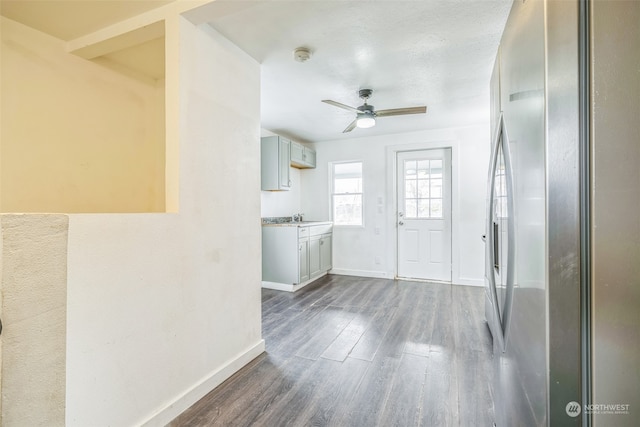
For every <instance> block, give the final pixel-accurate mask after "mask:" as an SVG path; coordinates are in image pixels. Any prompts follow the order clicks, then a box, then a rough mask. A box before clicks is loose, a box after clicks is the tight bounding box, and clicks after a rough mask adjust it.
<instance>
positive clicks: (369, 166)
mask: <svg viewBox="0 0 640 427" xmlns="http://www.w3.org/2000/svg"><path fill="white" fill-rule="evenodd" d="M313 146H314V148H315V150H316V152H317V167H316V169H314V170H313V171H309V173H307V174H304V175H302V187H303V189H304V191H303V192H302V194H301V208H302V210H303V211H304V212H306V213H307V216H308V217H313V218H314V219H319V220H330V219H331V218H330V203H329V163H330V162H334V161H347V160H362V161H363V178H364V182H363V187H364V208H365V210H364V223H365V225H364V227H361V228H353V227H351V228H347V227H334V240H333V245H334V246H333V271H334V272H335V273H341V274H354V275H363V276H372V277H390V278H392V277H394V275H395V269H396V263H395V239H396V232H395V227H396V225H395V200H394V189H393V185H392V183H393V161H394V156H395V151H396V150H415V149H423V148H439V147H446V146H451V147H452V155H453V163H454V164H453V176H452V181H453V192H454V195H453V202H452V203H453V206H452V208H453V209H452V240H453V241H452V264H453V275H452V278H453V282H454V283H457V284H468V285H482V284H483V276H484V244H483V242H482V240H481V236H482V235H483V234H484V218H485V197H486V189H485V183H486V178H487V170H488V165H489V148H490V141H489V125H488V124H487V125H483V126H473V127H460V128H450V129H441V130H429V131H422V132H415V133H407V134H396V135H386V136H379V137H371V138H353V139H348V140H337V141H323V142H319V143H316V144H314V145H313ZM379 203H380V204H379ZM379 206H382V209H381V211H382V212H380V209H378V207H379ZM376 228H379V234H376ZM376 258H379V259H380V263H379V264H376V262H375V261H376Z"/></svg>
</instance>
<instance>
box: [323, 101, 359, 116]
mask: <svg viewBox="0 0 640 427" xmlns="http://www.w3.org/2000/svg"><path fill="white" fill-rule="evenodd" d="M322 102H324V103H326V104H331V105H333V106H334V107H338V108H342V109H345V110H347V111H351V112H352V113H359V112H360V111H358V109H357V108H354V107H349V106H348V105H344V104H341V103H339V102H336V101H332V100H330V99H323V100H322Z"/></svg>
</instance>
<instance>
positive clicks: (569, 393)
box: [485, 0, 640, 427]
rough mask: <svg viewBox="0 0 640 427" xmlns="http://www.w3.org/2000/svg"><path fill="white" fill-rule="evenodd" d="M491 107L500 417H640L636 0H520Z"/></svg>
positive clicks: (509, 426) (631, 420)
mask: <svg viewBox="0 0 640 427" xmlns="http://www.w3.org/2000/svg"><path fill="white" fill-rule="evenodd" d="M491 122H492V150H491V153H492V154H491V162H490V171H489V179H488V185H487V226H486V234H485V239H486V240H485V241H486V257H485V258H486V268H485V271H486V274H485V280H486V301H485V315H486V319H487V322H488V324H489V327H490V330H491V333H492V336H493V343H494V372H493V378H494V379H493V384H492V390H493V397H494V409H495V416H496V425H497V426H498V427H513V426H548V425H550V426H573V425H583V426H588V425H594V426H598V427H599V426H636V425H640V332H639V331H640V2H638V1H611V0H596V1H586V0H581V1H579V0H555V1H551V0H515V1H514V3H513V6H512V10H511V13H510V15H509V18H508V21H507V24H506V27H505V31H504V34H503V37H502V40H501V43H500V48H499V51H498V55H497V58H496V62H495V67H494V71H493V77H492V81H491Z"/></svg>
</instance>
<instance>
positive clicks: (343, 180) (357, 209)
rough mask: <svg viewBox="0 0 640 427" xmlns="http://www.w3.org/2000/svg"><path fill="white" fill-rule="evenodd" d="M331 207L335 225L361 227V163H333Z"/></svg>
mask: <svg viewBox="0 0 640 427" xmlns="http://www.w3.org/2000/svg"><path fill="white" fill-rule="evenodd" d="M331 168H332V170H331V172H332V174H331V175H332V189H331V199H332V200H331V205H332V209H333V223H334V224H335V225H362V162H348V163H333V164H332V165H331Z"/></svg>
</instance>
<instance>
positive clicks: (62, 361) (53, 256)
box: [0, 215, 68, 427]
mask: <svg viewBox="0 0 640 427" xmlns="http://www.w3.org/2000/svg"><path fill="white" fill-rule="evenodd" d="M0 224H1V228H2V276H1V277H2V282H1V287H2V297H3V298H2V322H3V326H4V328H3V330H2V357H1V359H0V360H2V423H1V424H2V425H3V426H46V427H52V426H63V425H64V424H65V372H66V354H65V353H66V351H65V348H66V326H67V323H66V318H67V292H66V291H67V287H66V285H67V231H68V218H67V216H65V215H1V216H0Z"/></svg>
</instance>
